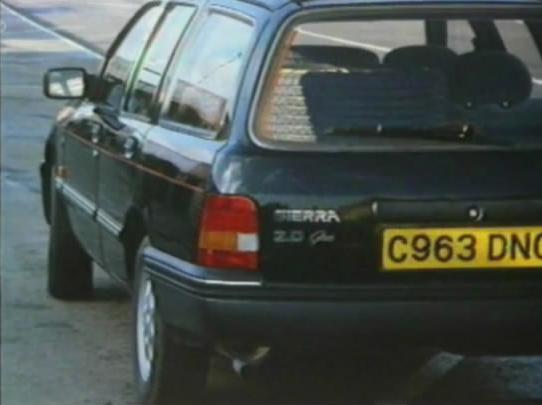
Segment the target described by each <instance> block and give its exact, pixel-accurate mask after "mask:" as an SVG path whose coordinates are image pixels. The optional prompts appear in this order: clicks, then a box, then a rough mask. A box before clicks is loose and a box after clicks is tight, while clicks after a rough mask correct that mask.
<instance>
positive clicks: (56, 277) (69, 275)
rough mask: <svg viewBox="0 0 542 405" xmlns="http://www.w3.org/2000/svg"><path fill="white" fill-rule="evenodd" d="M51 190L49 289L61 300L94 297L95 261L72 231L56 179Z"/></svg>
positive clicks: (51, 185) (52, 294)
mask: <svg viewBox="0 0 542 405" xmlns="http://www.w3.org/2000/svg"><path fill="white" fill-rule="evenodd" d="M50 187H51V188H50V197H51V205H50V207H51V212H50V215H51V224H50V228H49V254H48V263H47V289H48V291H49V294H50V295H51V296H53V297H55V298H58V299H63V300H77V299H85V298H88V297H90V295H91V294H92V260H91V258H90V256H89V255H88V254H87V253H86V252H85V251H84V250H83V248H82V247H81V245H80V243H79V241H78V240H77V238H76V237H75V235H74V234H73V232H72V229H71V226H70V222H69V219H68V214H67V212H66V206H65V204H64V201H62V198H60V195H59V192H58V191H57V190H56V188H55V186H54V182H53V180H51V184H50Z"/></svg>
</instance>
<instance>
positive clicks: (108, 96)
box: [104, 7, 160, 108]
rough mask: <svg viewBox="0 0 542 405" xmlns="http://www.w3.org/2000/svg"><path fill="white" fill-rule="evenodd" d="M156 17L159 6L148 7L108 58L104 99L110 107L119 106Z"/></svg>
mask: <svg viewBox="0 0 542 405" xmlns="http://www.w3.org/2000/svg"><path fill="white" fill-rule="evenodd" d="M158 17H160V8H159V7H152V8H150V9H148V10H147V11H146V12H145V13H144V14H143V15H142V16H140V17H139V19H138V20H137V21H136V22H135V23H134V24H133V25H132V27H131V29H130V31H129V32H128V34H127V35H126V36H125V37H124V39H123V41H122V42H121V43H120V45H119V46H118V48H117V49H116V50H115V52H114V54H113V55H112V56H111V58H110V59H109V61H108V63H107V66H106V68H105V71H104V79H105V81H106V83H107V88H106V89H105V94H104V100H105V102H106V103H107V104H109V105H110V106H111V107H114V108H120V103H121V101H122V98H123V96H124V92H125V90H126V86H127V83H128V80H129V78H130V74H131V72H132V69H133V67H134V65H135V64H136V62H137V60H138V59H139V56H140V54H141V52H142V50H143V47H144V46H145V44H146V43H147V40H148V39H149V36H150V34H151V33H152V30H153V28H154V26H155V25H156V22H157V21H158Z"/></svg>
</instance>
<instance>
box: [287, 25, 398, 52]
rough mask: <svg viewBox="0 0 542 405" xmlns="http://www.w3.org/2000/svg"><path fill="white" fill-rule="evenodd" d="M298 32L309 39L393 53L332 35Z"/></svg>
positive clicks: (300, 29) (383, 47)
mask: <svg viewBox="0 0 542 405" xmlns="http://www.w3.org/2000/svg"><path fill="white" fill-rule="evenodd" d="M297 32H299V33H300V34H303V35H307V36H309V37H314V38H319V39H325V40H328V41H331V42H337V43H338V44H344V45H350V46H355V47H356V48H365V49H370V50H372V51H376V52H382V53H387V52H389V51H391V48H388V47H385V46H378V45H373V44H367V43H365V42H358V41H350V40H349V39H342V38H337V37H332V36H330V35H325V34H318V33H316V32H312V31H307V30H304V29H302V28H298V29H297Z"/></svg>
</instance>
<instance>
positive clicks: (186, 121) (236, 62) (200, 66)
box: [162, 12, 254, 136]
mask: <svg viewBox="0 0 542 405" xmlns="http://www.w3.org/2000/svg"><path fill="white" fill-rule="evenodd" d="M253 31H254V28H253V26H252V25H251V24H250V23H248V22H247V21H245V20H241V19H237V18H234V17H231V16H229V15H224V14H220V13H217V12H213V13H211V14H210V15H209V16H208V17H207V20H206V21H205V22H204V24H203V27H202V29H201V30H200V31H199V32H198V33H197V35H196V36H195V38H191V39H190V41H189V44H188V46H187V48H186V49H185V50H184V52H181V54H180V59H179V63H178V65H177V66H176V68H175V72H174V76H173V82H172V86H171V91H170V95H169V101H168V102H167V103H166V105H167V107H166V109H165V112H164V114H163V117H162V119H163V120H165V121H169V122H172V123H176V124H180V125H183V126H187V127H191V128H194V129H197V130H203V131H204V132H205V133H206V134H207V135H208V136H213V135H216V133H218V132H219V131H220V129H221V128H222V126H223V125H224V124H225V123H226V122H227V116H226V114H227V108H228V106H229V103H230V102H231V101H232V99H233V97H234V96H235V93H236V88H237V84H238V81H239V74H240V70H241V67H242V66H243V63H244V61H245V60H246V58H247V56H248V53H249V47H250V44H251V39H252V33H253Z"/></svg>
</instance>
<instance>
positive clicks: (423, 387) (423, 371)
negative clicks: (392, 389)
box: [401, 352, 464, 401]
mask: <svg viewBox="0 0 542 405" xmlns="http://www.w3.org/2000/svg"><path fill="white" fill-rule="evenodd" d="M463 360H464V357H463V356H461V355H459V354H452V353H447V352H440V353H438V354H436V355H435V356H433V357H431V359H429V361H427V362H426V363H425V364H424V365H423V366H422V367H421V368H420V369H418V371H416V372H415V373H413V374H412V375H411V376H410V378H409V379H408V381H407V382H406V384H405V385H404V386H403V388H402V389H401V395H402V396H404V397H405V399H406V400H409V401H410V400H413V399H419V398H420V397H421V396H422V395H423V394H424V393H426V392H427V391H428V390H429V388H431V386H433V385H435V383H437V382H438V381H439V380H441V379H442V378H443V377H444V376H445V375H446V374H448V373H450V371H452V370H453V369H454V368H456V367H457V366H458V365H459V364H460V363H461V362H462V361H463Z"/></svg>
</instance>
